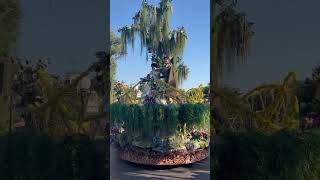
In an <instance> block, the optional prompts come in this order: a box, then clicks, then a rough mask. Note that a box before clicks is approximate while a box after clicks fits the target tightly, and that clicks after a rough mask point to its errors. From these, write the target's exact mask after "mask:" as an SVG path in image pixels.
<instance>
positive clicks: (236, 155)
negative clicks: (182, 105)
mask: <svg viewBox="0 0 320 180" xmlns="http://www.w3.org/2000/svg"><path fill="white" fill-rule="evenodd" d="M212 151H213V153H212V156H211V158H212V161H211V164H212V168H213V176H212V177H213V178H214V179H217V180H220V179H221V180H224V179H228V180H233V179H236V180H242V179H245V180H250V179H264V180H277V179H279V180H292V179H294V180H305V179H310V180H316V179H320V165H319V164H320V129H316V130H314V131H312V132H309V133H305V134H299V133H297V132H278V133H274V134H271V135H268V134H263V133H259V132H247V133H242V134H238V135H235V134H233V135H227V136H225V137H222V140H221V141H220V143H217V144H215V145H214V146H213V149H212Z"/></svg>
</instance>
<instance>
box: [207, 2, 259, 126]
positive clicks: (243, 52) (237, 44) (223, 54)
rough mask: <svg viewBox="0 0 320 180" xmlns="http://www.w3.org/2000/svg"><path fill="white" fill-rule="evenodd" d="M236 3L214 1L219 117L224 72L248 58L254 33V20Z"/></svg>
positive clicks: (213, 76)
mask: <svg viewBox="0 0 320 180" xmlns="http://www.w3.org/2000/svg"><path fill="white" fill-rule="evenodd" d="M236 5H237V0H212V1H211V49H210V51H211V55H210V56H211V57H210V58H211V65H210V67H211V73H210V81H211V82H210V91H211V93H210V94H211V102H212V103H213V105H212V106H211V116H212V117H214V118H216V119H217V120H220V121H221V118H222V117H221V116H222V114H223V112H222V111H223V109H222V107H221V106H222V105H221V102H220V101H221V99H220V98H219V97H218V96H217V93H216V92H217V91H218V89H219V86H220V81H221V79H222V76H223V75H224V74H225V73H230V72H231V71H232V70H233V68H234V65H235V64H237V63H242V62H244V61H245V60H246V58H247V55H248V51H249V41H250V38H251V37H252V35H253V32H252V30H251V27H252V25H253V23H251V22H249V21H248V20H247V17H246V15H245V14H243V13H238V12H237V11H236V10H235V9H236ZM211 125H213V123H211ZM212 129H213V127H212Z"/></svg>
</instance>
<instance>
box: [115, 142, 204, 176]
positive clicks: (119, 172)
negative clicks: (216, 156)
mask: <svg viewBox="0 0 320 180" xmlns="http://www.w3.org/2000/svg"><path fill="white" fill-rule="evenodd" d="M110 161H111V162H110V166H111V167H110V176H111V180H131V179H134V180H147V179H148V180H149V179H150V180H163V179H170V180H175V179H176V180H182V179H200V180H209V179H210V158H209V157H208V158H206V159H205V160H203V161H201V162H198V163H195V164H191V165H185V166H175V167H153V166H142V165H137V164H133V163H129V162H126V161H122V160H120V158H119V156H118V152H117V150H116V149H115V148H114V147H112V146H111V148H110Z"/></svg>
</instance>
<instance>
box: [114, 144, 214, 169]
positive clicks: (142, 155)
mask: <svg viewBox="0 0 320 180" xmlns="http://www.w3.org/2000/svg"><path fill="white" fill-rule="evenodd" d="M119 153H120V158H121V159H122V160H125V161H129V162H132V163H136V164H143V165H157V166H176V165H185V164H192V163H195V162H198V161H202V160H204V159H206V158H207V157H208V156H209V148H204V149H196V150H193V151H187V150H174V151H172V152H170V153H167V154H159V153H156V152H153V153H149V154H148V152H147V151H146V152H143V151H134V150H130V149H120V151H119Z"/></svg>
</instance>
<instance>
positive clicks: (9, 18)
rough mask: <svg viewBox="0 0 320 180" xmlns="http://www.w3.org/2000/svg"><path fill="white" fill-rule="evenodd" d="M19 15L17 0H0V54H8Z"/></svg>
mask: <svg viewBox="0 0 320 180" xmlns="http://www.w3.org/2000/svg"><path fill="white" fill-rule="evenodd" d="M20 17H21V12H20V7H19V3H18V0H0V39H1V41H0V56H6V55H8V54H9V52H10V50H11V48H12V47H13V44H14V43H15V41H16V35H17V29H18V23H19V19H20Z"/></svg>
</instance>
